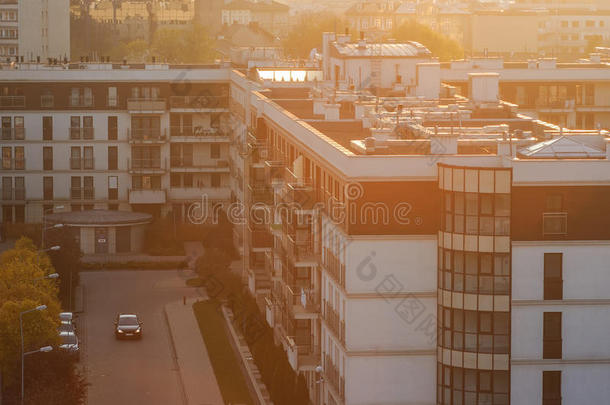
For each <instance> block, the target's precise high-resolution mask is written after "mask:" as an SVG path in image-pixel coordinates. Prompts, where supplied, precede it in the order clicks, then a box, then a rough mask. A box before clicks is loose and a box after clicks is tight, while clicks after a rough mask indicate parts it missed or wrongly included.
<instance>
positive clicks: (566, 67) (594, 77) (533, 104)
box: [441, 54, 610, 129]
mask: <svg viewBox="0 0 610 405" xmlns="http://www.w3.org/2000/svg"><path fill="white" fill-rule="evenodd" d="M477 72H479V73H480V72H495V73H498V74H499V80H500V94H499V97H500V99H502V100H504V101H508V102H510V103H514V104H516V105H518V106H519V111H521V112H523V113H524V114H527V115H528V116H531V117H534V118H537V119H541V120H543V121H547V122H551V123H553V124H556V125H559V126H561V127H566V128H571V129H607V128H610V66H609V65H608V64H607V63H603V62H602V61H601V55H599V54H591V55H590V57H589V59H582V60H579V61H578V62H574V63H560V62H558V61H557V60H556V59H554V58H543V59H531V60H528V61H523V62H507V61H504V60H503V59H502V58H472V59H469V60H463V61H454V62H451V63H444V64H442V68H441V77H442V80H443V82H445V83H448V84H450V85H453V86H456V87H458V88H460V93H461V94H462V95H463V96H465V97H468V96H469V88H468V75H469V74H470V73H477Z"/></svg>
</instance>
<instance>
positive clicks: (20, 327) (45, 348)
mask: <svg viewBox="0 0 610 405" xmlns="http://www.w3.org/2000/svg"><path fill="white" fill-rule="evenodd" d="M45 309H47V306H46V305H38V306H37V307H36V308H32V309H28V310H27V311H23V312H20V313H19V333H20V334H21V405H23V394H24V385H23V375H24V374H23V360H24V358H25V356H26V354H32V353H35V352H38V351H46V352H48V351H50V350H49V349H48V348H49V346H45V347H43V348H40V349H38V350H36V351H34V352H27V353H24V352H23V315H25V314H28V313H30V312H35V311H44V310H45ZM42 349H44V350H42ZM51 349H52V348H51Z"/></svg>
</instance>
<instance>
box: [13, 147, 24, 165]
mask: <svg viewBox="0 0 610 405" xmlns="http://www.w3.org/2000/svg"><path fill="white" fill-rule="evenodd" d="M24 169H25V149H24V147H23V146H15V170H24Z"/></svg>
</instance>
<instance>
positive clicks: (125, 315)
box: [119, 314, 138, 318]
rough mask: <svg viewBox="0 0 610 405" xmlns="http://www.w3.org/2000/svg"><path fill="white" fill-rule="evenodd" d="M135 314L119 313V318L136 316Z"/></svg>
mask: <svg viewBox="0 0 610 405" xmlns="http://www.w3.org/2000/svg"><path fill="white" fill-rule="evenodd" d="M137 317H138V316H137V315H136V314H119V318H137Z"/></svg>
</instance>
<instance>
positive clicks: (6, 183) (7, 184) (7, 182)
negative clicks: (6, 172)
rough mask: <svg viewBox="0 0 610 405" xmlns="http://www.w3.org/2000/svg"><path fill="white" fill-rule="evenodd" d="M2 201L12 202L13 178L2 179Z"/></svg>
mask: <svg viewBox="0 0 610 405" xmlns="http://www.w3.org/2000/svg"><path fill="white" fill-rule="evenodd" d="M2 199H3V200H12V199H13V178H12V177H2Z"/></svg>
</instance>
